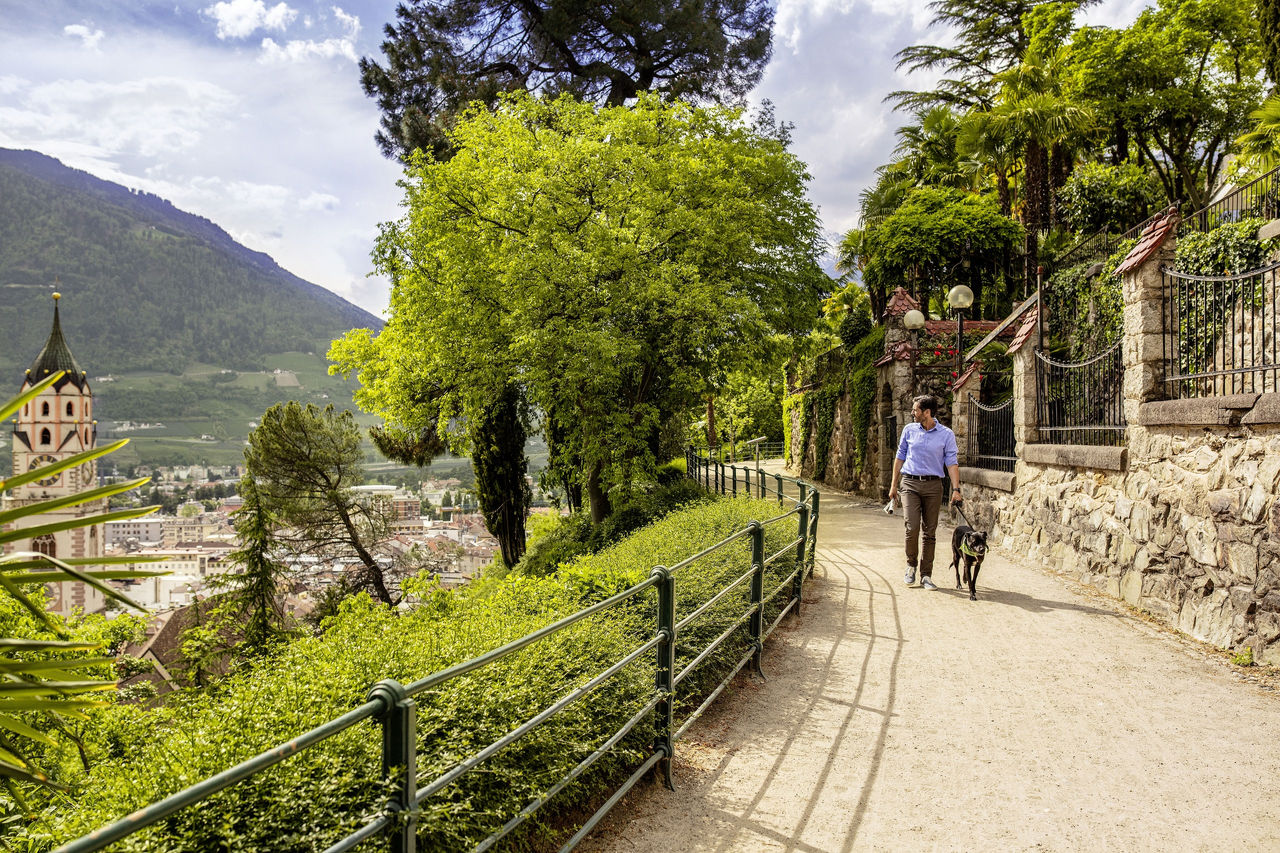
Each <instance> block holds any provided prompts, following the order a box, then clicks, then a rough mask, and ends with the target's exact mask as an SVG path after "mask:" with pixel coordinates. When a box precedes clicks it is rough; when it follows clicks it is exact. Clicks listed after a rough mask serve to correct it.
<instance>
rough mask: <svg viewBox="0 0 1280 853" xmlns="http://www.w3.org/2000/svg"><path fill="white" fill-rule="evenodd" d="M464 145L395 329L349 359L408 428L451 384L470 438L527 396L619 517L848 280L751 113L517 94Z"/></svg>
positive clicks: (439, 169)
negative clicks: (824, 266) (682, 417)
mask: <svg viewBox="0 0 1280 853" xmlns="http://www.w3.org/2000/svg"><path fill="white" fill-rule="evenodd" d="M452 140H453V142H454V144H455V145H456V147H457V149H458V153H457V154H456V155H455V156H454V157H453V158H451V159H450V160H449V161H448V162H444V163H441V162H432V161H431V160H429V159H421V160H417V161H415V163H414V165H413V166H412V167H411V168H410V170H409V174H408V178H407V180H406V208H407V213H406V215H405V217H404V218H403V219H402V220H400V221H398V222H394V223H388V224H386V225H384V226H383V231H382V236H381V238H380V240H379V242H378V248H377V250H376V254H375V261H376V263H377V267H378V269H379V270H381V271H382V272H384V273H385V274H387V275H389V276H390V277H391V279H392V281H393V292H392V303H391V320H390V322H389V323H388V324H387V326H386V327H385V328H384V329H383V331H382V332H381V333H380V334H378V335H376V336H375V335H374V334H373V333H372V332H370V331H368V330H356V331H354V332H351V333H349V334H348V335H347V336H345V337H344V338H342V339H339V340H338V341H336V342H335V343H334V345H333V347H332V348H331V350H330V358H331V359H333V360H334V361H335V365H336V366H335V369H336V370H338V371H339V372H343V373H350V372H353V371H354V372H358V374H359V378H360V381H361V385H362V388H361V389H360V390H359V391H358V392H357V400H358V402H359V403H360V404H361V405H362V406H364V407H365V408H366V409H368V410H370V411H376V412H378V413H380V414H382V415H383V416H384V417H385V418H387V419H388V420H390V421H392V422H394V423H397V424H402V425H404V426H405V427H407V428H417V427H419V426H422V425H423V411H422V408H421V407H420V406H418V405H416V404H415V398H414V390H415V389H416V388H418V387H421V386H422V385H424V384H426V383H431V382H435V383H438V384H439V385H440V386H441V388H442V389H443V391H442V394H441V396H440V402H439V417H438V420H437V424H438V427H439V429H440V431H441V432H442V433H449V432H450V431H451V430H452V432H453V434H454V436H455V439H457V440H462V441H465V439H463V438H462V435H461V433H462V431H463V430H465V426H463V424H464V423H465V422H470V421H472V420H475V419H478V418H479V417H480V416H481V414H482V412H483V409H484V406H485V405H486V404H487V401H489V400H491V399H494V397H495V396H496V395H497V394H498V393H499V392H500V391H501V389H502V388H503V387H505V386H506V385H507V384H508V383H511V382H516V383H518V384H520V385H521V386H523V388H524V391H525V393H526V395H527V398H528V400H529V402H530V404H531V405H532V406H533V407H534V408H535V409H536V410H537V411H538V412H539V413H540V417H541V421H542V424H543V428H544V430H546V432H547V433H548V436H549V437H551V436H555V438H556V441H555V442H554V443H555V444H556V445H558V446H559V447H560V448H561V450H562V451H567V452H569V453H570V454H572V456H573V458H574V459H575V461H576V464H577V466H578V475H577V479H578V481H579V482H580V483H581V484H582V485H583V486H584V488H585V491H586V492H587V495H588V498H589V500H590V502H591V509H592V517H593V519H595V520H596V521H599V520H602V519H603V518H604V516H605V515H607V513H608V510H609V506H610V503H609V496H608V492H609V489H610V488H611V487H613V486H617V487H621V488H623V489H624V490H625V489H626V488H627V487H628V485H629V483H630V482H631V479H632V478H633V476H634V475H635V474H636V473H638V472H640V471H642V470H644V469H645V468H647V467H651V466H652V465H653V464H654V459H653V447H654V445H655V443H656V441H655V438H656V436H657V434H658V432H659V428H660V426H661V424H662V423H663V422H664V421H665V419H666V418H667V417H668V416H669V415H671V414H673V413H675V412H680V411H685V410H687V409H688V408H690V407H691V406H692V405H693V404H694V402H695V401H696V400H697V397H698V394H699V393H700V392H701V391H702V389H703V377H705V376H708V375H713V374H714V373H716V371H718V370H721V369H723V367H724V366H725V365H729V364H735V363H738V362H740V361H742V360H743V359H747V358H751V357H753V356H754V355H755V354H757V353H759V352H760V351H761V350H762V349H763V348H765V347H766V345H767V342H768V341H769V339H770V336H771V335H773V334H775V333H782V334H799V333H800V332H801V331H802V330H807V329H808V328H810V327H811V326H812V322H813V318H814V316H815V314H816V310H817V296H818V293H819V291H820V289H821V288H822V287H823V286H824V284H825V283H827V282H828V280H827V279H826V277H825V276H824V275H823V273H822V271H821V269H820V268H819V266H818V263H817V259H818V257H819V255H820V246H821V238H820V233H819V229H818V220H817V215H816V211H815V209H814V207H813V205H812V204H811V203H810V202H809V201H808V200H807V199H806V197H805V181H806V179H807V175H806V174H805V172H804V170H803V167H802V166H801V164H800V163H799V161H797V160H796V159H795V158H794V157H793V156H792V155H791V154H789V153H788V152H787V151H786V148H785V145H784V144H783V142H782V141H781V140H779V139H777V138H773V137H769V136H765V135H762V134H760V133H758V132H755V131H754V130H753V129H752V128H750V127H747V126H745V125H744V123H743V121H742V120H741V116H740V113H739V112H737V111H731V110H727V109H725V108H721V107H712V108H707V109H697V108H693V107H690V106H688V105H686V104H682V103H678V102H676V103H664V102H663V101H661V100H660V99H658V98H657V97H654V96H641V97H640V98H639V101H638V103H637V104H636V106H635V107H634V108H630V109H624V108H602V109H598V108H596V107H593V106H592V105H590V104H583V103H581V102H577V101H574V100H573V99H571V98H568V97H561V98H558V99H556V100H540V99H537V98H534V97H532V96H529V95H512V96H508V97H507V98H505V99H504V100H503V101H502V102H501V104H500V106H499V107H498V108H496V109H494V110H492V111H489V110H483V109H473V110H472V111H471V112H470V113H469V114H468V115H467V117H466V119H465V120H463V121H461V122H460V123H459V124H458V125H457V127H456V128H455V134H454V136H453V137H452ZM459 417H460V418H461V419H462V420H461V421H459V420H457V419H458V418H459Z"/></svg>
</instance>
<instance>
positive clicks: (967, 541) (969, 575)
mask: <svg viewBox="0 0 1280 853" xmlns="http://www.w3.org/2000/svg"><path fill="white" fill-rule="evenodd" d="M985 556H987V534H985V533H979V532H978V531H976V530H974V529H973V528H972V527H969V526H968V525H964V524H962V525H960V526H959V527H957V528H956V532H955V533H953V534H951V565H952V567H954V568H955V570H956V589H964V584H963V583H961V582H960V564H961V563H964V580H965V583H967V584H969V600H970V601H977V600H978V593H977V589H978V570H979V569H981V568H982V558H983V557H985Z"/></svg>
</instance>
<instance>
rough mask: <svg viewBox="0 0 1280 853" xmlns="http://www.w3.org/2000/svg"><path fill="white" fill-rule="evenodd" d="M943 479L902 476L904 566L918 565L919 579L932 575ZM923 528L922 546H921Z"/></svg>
mask: <svg viewBox="0 0 1280 853" xmlns="http://www.w3.org/2000/svg"><path fill="white" fill-rule="evenodd" d="M944 482H945V481H943V480H909V479H907V478H906V477H903V478H902V490H901V493H902V508H903V510H904V512H905V515H906V517H907V565H909V566H915V565H919V566H920V577H921V578H927V577H929V576H930V575H931V574H933V550H934V545H935V544H936V541H937V536H936V535H935V534H936V532H937V530H938V513H939V512H940V511H941V510H942V491H943V488H944V485H943V484H944ZM922 522H923V524H922ZM922 527H923V531H924V548H923V549H921V548H920V533H921V528H922Z"/></svg>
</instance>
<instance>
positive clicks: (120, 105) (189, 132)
mask: <svg viewBox="0 0 1280 853" xmlns="http://www.w3.org/2000/svg"><path fill="white" fill-rule="evenodd" d="M14 91H17V90H14ZM235 101H236V97H235V96H234V95H232V94H231V93H230V92H228V91H226V90H225V89H222V88H221V87H219V86H216V85H214V84H212V83H206V82H204V81H201V80H188V79H183V78H178V77H149V78H143V79H139V80H129V81H125V82H121V83H107V82H98V81H89V80H54V81H52V82H49V83H44V84H41V85H39V86H34V87H31V88H29V89H27V90H26V91H25V92H23V93H22V96H21V97H20V98H19V99H18V100H17V105H16V106H6V107H0V125H3V126H4V127H5V129H6V130H8V131H9V132H10V134H18V135H21V136H24V137H26V138H28V139H35V140H38V141H41V142H43V141H44V140H66V139H76V140H79V141H80V142H82V143H86V144H89V145H91V146H95V147H97V148H98V149H100V150H101V151H103V152H105V153H113V154H136V155H141V156H144V157H154V156H157V155H160V154H162V153H171V152H175V151H181V150H183V149H186V148H190V147H191V146H192V145H194V144H195V143H196V142H198V141H199V140H200V139H201V137H202V136H203V134H204V132H205V130H206V129H207V128H208V127H209V126H210V125H211V124H212V123H214V122H215V120H217V119H218V118H220V117H221V116H223V115H224V114H225V113H226V112H227V111H228V110H229V109H230V108H231V107H232V106H233V105H234V104H235Z"/></svg>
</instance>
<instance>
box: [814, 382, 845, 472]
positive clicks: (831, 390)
mask: <svg viewBox="0 0 1280 853" xmlns="http://www.w3.org/2000/svg"><path fill="white" fill-rule="evenodd" d="M843 393H844V384H843V383H838V384H832V385H827V386H825V387H823V388H820V389H818V390H816V391H813V392H811V393H810V394H809V399H810V401H811V402H810V405H812V406H813V418H814V420H815V422H816V424H817V432H816V434H815V435H814V454H813V458H814V463H813V477H814V479H815V480H821V479H823V478H824V477H825V476H826V475H827V461H828V459H829V454H830V452H831V431H832V429H834V427H835V423H836V404H838V403H839V402H840V395H841V394H843Z"/></svg>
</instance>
